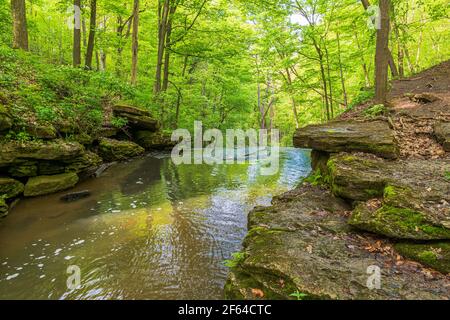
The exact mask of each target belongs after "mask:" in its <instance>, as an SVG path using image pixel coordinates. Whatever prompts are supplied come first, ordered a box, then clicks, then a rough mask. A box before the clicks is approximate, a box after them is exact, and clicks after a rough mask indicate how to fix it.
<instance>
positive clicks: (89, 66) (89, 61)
mask: <svg viewBox="0 0 450 320" xmlns="http://www.w3.org/2000/svg"><path fill="white" fill-rule="evenodd" d="M96 28H97V0H91V20H90V23H89V40H88V45H87V50H86V69H89V70H91V69H92V56H93V54H94V45H95V30H96Z"/></svg>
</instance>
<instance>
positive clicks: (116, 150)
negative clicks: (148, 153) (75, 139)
mask: <svg viewBox="0 0 450 320" xmlns="http://www.w3.org/2000/svg"><path fill="white" fill-rule="evenodd" d="M144 152H145V149H144V148H142V147H141V146H139V145H137V144H136V143H134V142H130V141H118V140H113V139H107V138H103V139H101V140H100V144H99V147H98V153H99V155H100V156H101V157H102V158H103V160H105V161H109V162H113V161H123V160H127V159H129V158H133V157H137V156H140V155H142V154H143V153H144Z"/></svg>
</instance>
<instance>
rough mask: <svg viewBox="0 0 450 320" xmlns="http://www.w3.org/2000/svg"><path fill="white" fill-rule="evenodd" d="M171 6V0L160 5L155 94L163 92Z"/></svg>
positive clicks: (165, 0)
mask: <svg viewBox="0 0 450 320" xmlns="http://www.w3.org/2000/svg"><path fill="white" fill-rule="evenodd" d="M169 4H170V0H164V3H163V5H162V6H161V2H159V3H158V53H157V59H156V60H157V62H156V72H155V86H154V93H155V94H159V93H160V92H161V81H162V80H161V77H162V67H163V59H164V49H165V46H166V28H167V19H168V15H169Z"/></svg>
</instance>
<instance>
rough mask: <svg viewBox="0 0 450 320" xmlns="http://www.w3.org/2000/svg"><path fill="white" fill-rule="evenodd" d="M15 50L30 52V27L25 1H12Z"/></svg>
mask: <svg viewBox="0 0 450 320" xmlns="http://www.w3.org/2000/svg"><path fill="white" fill-rule="evenodd" d="M11 13H12V20H13V48H14V49H22V50H25V51H28V27H27V12H26V5H25V0H11Z"/></svg>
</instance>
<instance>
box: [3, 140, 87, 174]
mask: <svg viewBox="0 0 450 320" xmlns="http://www.w3.org/2000/svg"><path fill="white" fill-rule="evenodd" d="M82 152H84V147H83V146H82V145H81V144H79V143H77V142H67V141H63V140H54V141H51V142H35V141H30V142H26V143H20V142H15V141H11V142H4V143H1V144H0V167H5V166H10V165H12V164H15V163H20V162H22V161H23V160H52V161H55V160H68V159H71V158H73V157H77V156H79V155H80V154H81V153H82Z"/></svg>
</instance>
